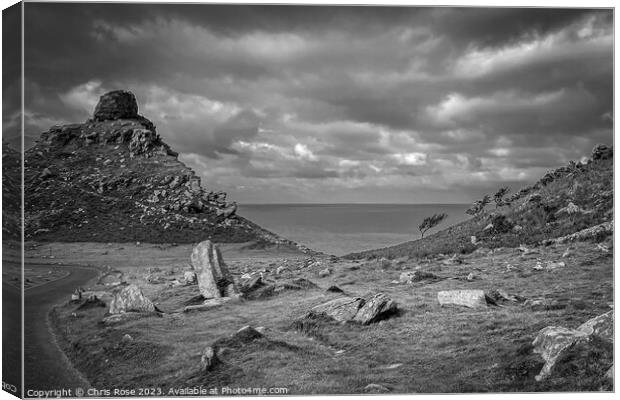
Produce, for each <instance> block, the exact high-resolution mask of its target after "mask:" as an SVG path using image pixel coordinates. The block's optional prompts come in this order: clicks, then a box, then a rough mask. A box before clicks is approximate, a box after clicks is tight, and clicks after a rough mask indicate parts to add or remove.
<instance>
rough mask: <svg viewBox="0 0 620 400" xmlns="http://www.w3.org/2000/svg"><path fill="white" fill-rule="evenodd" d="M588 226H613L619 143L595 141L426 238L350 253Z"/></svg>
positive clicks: (413, 249) (457, 245)
mask: <svg viewBox="0 0 620 400" xmlns="http://www.w3.org/2000/svg"><path fill="white" fill-rule="evenodd" d="M588 229H590V230H591V232H592V234H593V235H595V236H597V235H598V236H599V239H602V238H603V237H604V236H608V235H610V234H611V233H612V232H613V147H611V146H607V145H604V144H599V145H597V146H595V147H594V149H593V150H592V153H591V155H590V157H589V158H588V159H587V161H586V162H583V163H582V162H573V161H571V162H570V163H569V164H568V165H566V166H562V167H560V168H557V169H554V170H552V171H549V172H547V173H546V174H545V175H544V176H543V177H542V178H541V179H539V180H538V181H537V182H535V183H534V184H532V185H529V186H526V187H524V188H522V189H521V190H519V191H518V192H516V193H514V194H512V195H510V196H506V198H505V201H503V205H501V206H498V207H496V208H494V209H490V210H486V209H483V210H482V211H481V212H479V213H478V214H477V215H475V216H474V217H473V218H471V219H468V220H466V221H463V222H461V223H459V224H456V225H454V226H450V227H448V228H445V229H442V230H440V231H438V232H436V233H433V234H431V235H428V236H426V237H424V239H418V240H413V241H409V242H405V243H401V244H397V245H394V246H389V247H385V248H381V249H372V250H367V251H362V252H356V253H351V254H347V255H345V256H344V257H345V258H349V259H361V258H381V257H385V258H397V257H403V256H409V257H425V256H428V255H433V254H453V253H461V254H467V253H471V252H472V251H475V250H476V249H479V248H481V247H484V248H489V249H495V248H500V247H517V246H519V245H521V244H549V243H551V242H552V241H553V240H564V239H562V238H563V237H567V236H570V235H577V234H578V233H579V232H580V231H583V230H588ZM589 234H590V233H588V232H586V233H585V235H586V236H587V235H589ZM574 237H577V236H574Z"/></svg>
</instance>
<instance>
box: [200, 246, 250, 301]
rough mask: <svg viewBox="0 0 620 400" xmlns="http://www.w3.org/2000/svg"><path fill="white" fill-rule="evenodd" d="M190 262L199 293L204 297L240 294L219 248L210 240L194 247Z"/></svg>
mask: <svg viewBox="0 0 620 400" xmlns="http://www.w3.org/2000/svg"><path fill="white" fill-rule="evenodd" d="M191 262H192V267H193V268H194V271H196V276H197V280H198V287H199V288H200V294H201V295H202V296H203V297H204V298H205V299H212V298H219V297H234V296H238V295H239V294H240V293H239V291H238V290H237V287H236V285H235V282H234V280H233V278H232V275H231V274H230V272H229V271H228V267H227V266H226V263H224V260H223V258H222V253H221V252H220V249H219V248H218V247H217V246H215V245H214V244H213V243H212V242H211V241H210V240H205V241H204V242H201V243H199V244H197V245H196V246H195V247H194V249H193V250H192V254H191Z"/></svg>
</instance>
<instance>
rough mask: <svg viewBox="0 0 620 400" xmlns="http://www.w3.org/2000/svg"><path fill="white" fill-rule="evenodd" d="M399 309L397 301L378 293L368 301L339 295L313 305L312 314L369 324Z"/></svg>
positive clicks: (341, 320) (340, 320)
mask: <svg viewBox="0 0 620 400" xmlns="http://www.w3.org/2000/svg"><path fill="white" fill-rule="evenodd" d="M397 310H398V308H397V304H396V302H394V301H393V300H392V299H390V298H389V297H388V296H386V295H385V294H383V293H378V294H376V295H374V296H373V297H371V298H370V299H369V300H368V301H366V300H364V299H362V298H359V297H339V298H337V299H334V300H330V301H328V302H326V303H323V304H319V305H317V306H315V307H313V308H312V309H311V310H310V314H314V315H324V316H327V317H330V318H332V319H334V320H336V321H339V322H357V323H360V324H364V325H368V324H371V323H373V322H377V321H380V320H382V319H385V318H387V317H389V316H390V315H392V314H394V313H396V311H397Z"/></svg>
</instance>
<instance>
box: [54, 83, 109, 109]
mask: <svg viewBox="0 0 620 400" xmlns="http://www.w3.org/2000/svg"><path fill="white" fill-rule="evenodd" d="M106 91H107V90H106V89H105V88H104V87H103V86H102V84H101V81H99V80H96V79H94V80H90V81H88V82H86V83H83V84H81V85H77V86H75V87H73V88H71V89H69V91H68V92H66V93H61V94H60V95H59V97H60V100H61V101H62V102H63V103H64V104H65V105H67V106H68V107H71V108H73V109H75V110H78V111H84V112H86V113H88V114H89V115H90V114H92V112H93V111H94V109H95V106H96V105H97V102H98V101H99V97H100V96H101V95H102V94H104V93H105V92H106Z"/></svg>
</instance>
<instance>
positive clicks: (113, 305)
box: [110, 285, 158, 314]
mask: <svg viewBox="0 0 620 400" xmlns="http://www.w3.org/2000/svg"><path fill="white" fill-rule="evenodd" d="M130 311H135V312H155V311H158V310H157V308H156V307H155V305H154V304H153V302H152V301H151V300H149V299H148V298H147V297H146V296H144V294H142V290H140V288H139V287H138V286H137V285H129V286H127V287H125V288H123V289H122V290H119V291H118V292H116V294H115V295H114V298H113V299H112V301H111V302H110V314H122V313H125V312H130Z"/></svg>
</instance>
